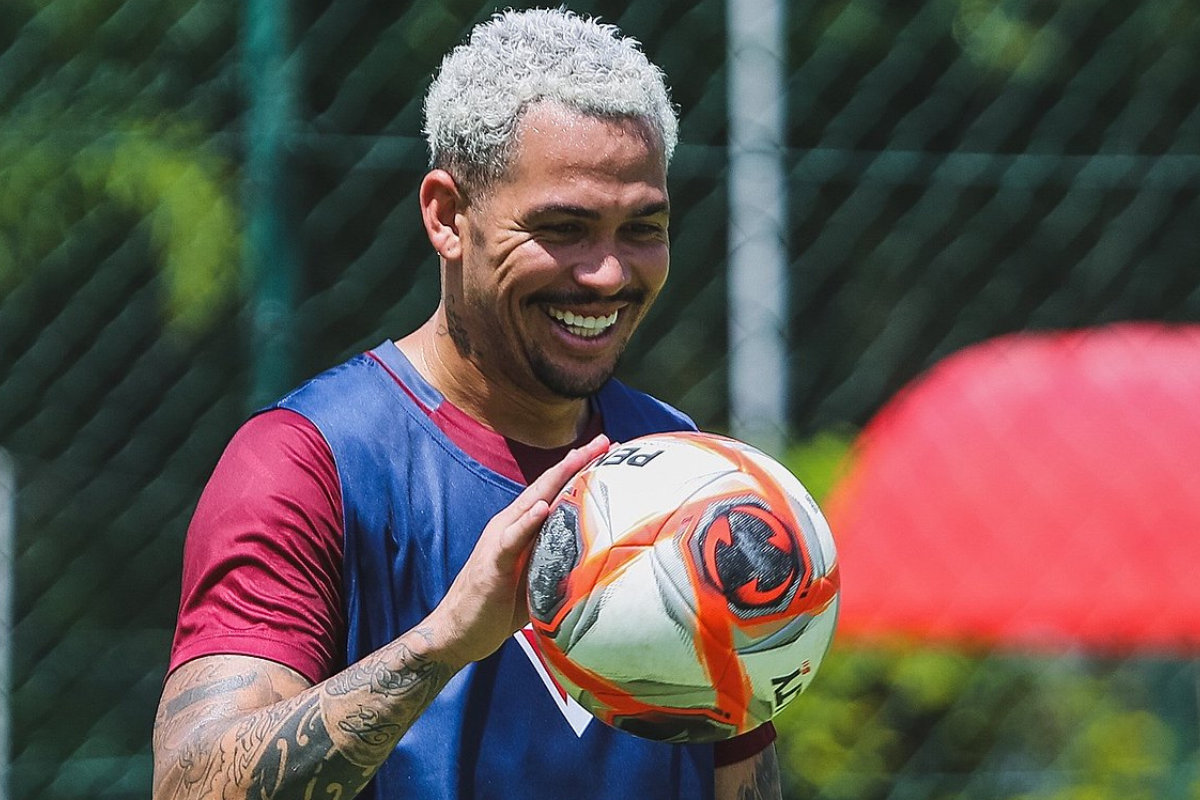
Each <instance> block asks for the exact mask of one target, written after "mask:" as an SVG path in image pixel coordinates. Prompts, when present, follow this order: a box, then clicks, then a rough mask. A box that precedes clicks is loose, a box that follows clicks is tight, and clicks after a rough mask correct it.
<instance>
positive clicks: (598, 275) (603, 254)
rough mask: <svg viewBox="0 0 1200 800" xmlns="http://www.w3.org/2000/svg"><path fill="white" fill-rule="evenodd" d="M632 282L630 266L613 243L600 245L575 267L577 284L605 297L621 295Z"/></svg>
mask: <svg viewBox="0 0 1200 800" xmlns="http://www.w3.org/2000/svg"><path fill="white" fill-rule="evenodd" d="M630 280H632V272H631V270H630V267H629V264H628V263H627V261H626V258H625V257H624V256H623V255H622V254H621V252H620V251H619V249H618V248H617V247H616V246H614V243H612V242H608V243H603V244H600V243H598V244H597V245H596V246H594V247H592V248H591V249H590V252H589V253H588V256H587V257H586V258H584V259H583V260H581V261H580V262H579V263H578V264H576V266H575V282H576V283H577V284H579V285H580V286H583V287H586V288H588V289H591V290H592V291H594V292H596V293H598V294H601V295H603V296H605V297H609V296H612V295H615V294H617V293H619V292H620V291H621V290H622V289H624V288H625V287H626V286H628V285H629V282H630Z"/></svg>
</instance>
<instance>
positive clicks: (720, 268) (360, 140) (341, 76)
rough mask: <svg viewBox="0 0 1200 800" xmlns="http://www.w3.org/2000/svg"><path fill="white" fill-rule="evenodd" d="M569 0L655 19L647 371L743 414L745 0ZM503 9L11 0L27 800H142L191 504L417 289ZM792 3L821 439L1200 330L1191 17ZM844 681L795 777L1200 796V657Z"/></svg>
mask: <svg viewBox="0 0 1200 800" xmlns="http://www.w3.org/2000/svg"><path fill="white" fill-rule="evenodd" d="M514 5H523V4H514ZM574 7H575V8H576V9H577V10H579V11H581V12H590V13H597V14H599V15H601V16H602V17H603V18H604V19H606V20H608V21H613V22H616V23H617V24H619V25H620V26H622V28H624V29H625V30H626V31H627V32H628V33H630V34H632V35H634V36H636V37H638V38H639V39H641V40H642V41H643V42H644V43H645V46H646V50H647V51H648V53H649V54H650V56H651V57H652V58H653V59H654V60H655V61H657V62H658V63H660V64H661V65H662V66H663V67H664V69H665V70H666V72H667V73H668V75H669V77H670V80H671V83H672V84H673V86H674V90H675V99H676V101H677V102H678V103H679V105H680V107H681V109H682V115H683V119H682V129H681V138H682V145H681V148H680V150H679V153H678V156H677V159H676V162H675V164H674V166H673V174H672V179H671V192H672V205H673V207H674V209H675V216H674V219H673V222H672V239H673V261H672V276H671V279H670V282H669V284H668V288H667V289H666V290H665V291H664V294H663V295H662V298H661V300H660V302H659V304H658V306H657V307H656V310H655V311H654V312H653V314H652V316H651V317H650V318H649V319H648V320H647V321H646V324H645V327H644V329H643V332H642V333H641V334H639V338H638V339H637V340H636V342H635V345H634V346H633V347H632V348H631V352H630V354H629V356H628V357H627V359H626V361H625V362H624V364H623V366H622V374H623V377H625V378H626V379H627V380H629V381H630V382H632V383H634V384H635V385H638V386H640V387H642V388H645V389H647V390H649V391H651V392H653V393H656V394H658V395H660V396H662V397H664V398H666V399H668V400H670V401H672V402H674V403H676V404H678V405H679V406H681V407H682V408H684V409H685V410H687V411H688V412H689V413H691V414H692V415H693V416H694V417H695V418H696V419H697V421H698V422H699V423H700V424H701V425H702V426H704V427H707V428H711V429H725V428H726V427H727V426H728V424H729V413H730V411H729V401H728V399H727V398H728V395H729V391H728V389H729V387H728V379H727V374H728V369H727V367H728V364H727V356H726V352H727V347H726V327H725V325H726V319H727V317H726V274H725V257H724V253H725V249H726V241H727V240H726V236H727V234H726V227H725V222H726V220H727V218H728V200H727V198H726V194H725V192H726V188H727V186H726V174H727V173H726V169H727V153H726V145H727V131H728V123H727V117H726V105H727V97H726V91H727V90H726V85H725V58H726V55H725V35H724V32H725V27H726V26H725V6H724V4H723V3H722V2H718V0H662V1H661V2H650V1H649V0H636V1H632V0H630V1H625V2H623V1H622V0H604V1H600V0H597V1H595V2H580V3H578V4H574ZM492 11H493V8H492V6H483V5H481V4H480V3H479V2H477V0H430V2H401V3H370V2H366V0H339V1H338V2H332V0H325V1H324V2H322V1H320V0H293V1H292V2H290V3H287V2H273V1H272V0H248V1H247V2H246V3H244V4H240V5H239V4H229V3H221V2H217V1H216V0H154V1H153V2H151V1H150V0H0V447H3V448H4V449H5V450H7V451H8V452H9V453H10V454H11V456H12V459H13V462H14V463H15V465H16V474H17V494H16V504H15V509H16V514H15V518H16V548H15V550H16V554H15V598H14V624H13V629H12V631H11V639H10V641H11V643H12V668H11V676H12V687H11V695H10V696H11V720H12V724H11V730H12V740H13V741H12V759H11V776H10V781H11V796H13V797H15V798H78V797H94V798H101V797H103V798H135V797H145V796H147V795H148V787H149V779H150V762H149V744H148V743H149V731H150V728H151V724H152V719H153V713H154V706H155V703H156V700H157V696H158V690H159V687H160V684H161V681H162V678H163V672H164V665H165V661H166V656H167V649H168V646H169V641H170V635H171V626H172V623H173V616H174V611H175V606H176V603H177V592H178V585H179V560H180V551H181V542H182V536H183V531H184V529H185V526H186V524H187V520H188V518H189V515H190V512H191V508H192V506H193V505H194V503H195V500H196V498H197V495H198V493H199V491H200V488H201V487H202V485H203V482H204V480H205V478H206V476H207V473H208V471H209V470H210V469H211V467H212V465H213V464H214V463H215V460H216V458H217V456H218V454H219V453H220V450H221V448H222V447H223V445H224V443H225V441H226V440H227V438H228V436H229V435H230V433H231V432H232V431H233V430H234V428H235V427H236V425H237V424H238V423H239V422H240V420H241V419H242V418H243V417H244V415H245V414H246V413H247V412H248V411H249V410H250V409H251V408H253V407H254V406H255V405H256V404H257V403H259V402H261V401H263V400H264V399H265V398H267V397H269V396H270V395H271V394H272V393H273V392H275V391H278V390H281V389H283V388H286V386H287V385H289V384H290V383H291V382H292V381H294V380H296V379H298V378H301V377H303V376H305V375H307V374H309V373H312V372H314V371H316V370H318V369H320V368H323V367H325V366H328V365H330V364H332V363H334V362H336V361H337V360H338V359H340V358H342V357H343V356H345V355H347V354H349V353H351V352H354V351H356V350H360V349H363V348H365V347H367V346H370V345H373V344H375V343H377V342H378V341H381V340H382V339H383V338H385V337H386V336H389V335H399V334H400V333H403V332H405V331H407V330H408V329H410V328H411V327H412V326H414V325H415V324H417V323H419V322H420V321H421V320H423V319H424V318H425V317H426V316H427V315H428V313H429V312H430V310H431V309H432V307H433V304H434V302H435V298H436V292H437V281H436V264H435V263H434V261H433V260H432V259H431V258H430V255H429V248H428V246H427V243H426V242H425V240H424V235H423V233H422V231H421V229H420V225H419V220H418V217H417V210H416V202H415V192H416V187H417V182H418V180H419V177H420V175H421V173H422V170H423V166H424V158H425V155H424V149H423V144H422V142H421V141H420V139H419V130H420V122H419V114H420V97H421V93H422V91H423V88H424V86H425V85H426V82H427V80H428V76H429V74H430V72H431V71H432V70H433V69H434V68H435V67H436V65H437V63H438V60H439V59H440V57H441V55H442V53H443V52H444V51H445V50H446V49H447V48H448V47H450V46H451V45H453V44H454V43H456V42H457V41H459V40H460V39H461V37H462V36H463V34H464V33H465V31H466V29H467V28H468V27H469V25H470V24H472V23H473V22H475V21H477V20H480V19H483V18H485V17H486V16H487V15H488V14H490V13H491V12H492ZM787 17H788V18H787V37H786V41H787V48H788V50H787V61H788V75H789V78H788V83H787V87H788V88H787V92H788V94H787V109H788V111H787V124H786V137H787V146H788V150H787V153H786V158H785V163H786V166H787V170H788V173H787V176H786V178H787V181H786V184H787V187H788V197H787V198H786V200H787V206H788V209H789V229H788V231H787V240H788V247H789V253H790V262H791V270H790V283H789V288H788V290H787V292H788V300H789V304H788V305H789V308H790V312H789V314H790V318H789V320H787V322H788V325H787V330H788V337H789V340H788V341H789V353H790V367H791V369H790V376H789V379H788V385H789V390H790V391H789V393H788V402H789V409H790V410H789V418H788V423H789V427H790V430H791V433H792V435H793V437H794V439H795V440H796V441H797V442H806V441H812V440H814V439H813V437H818V439H819V437H821V436H823V435H824V434H827V433H829V432H831V431H832V432H837V433H838V434H839V435H841V434H842V433H844V432H845V431H853V430H854V429H855V428H856V427H857V426H860V425H862V424H863V423H865V422H866V421H867V420H868V419H869V417H870V416H871V414H872V413H873V412H874V411H875V410H876V409H878V408H879V407H880V406H881V405H882V404H883V403H884V402H885V401H886V400H887V399H888V398H889V397H890V396H891V395H892V394H893V393H894V392H895V391H896V390H897V389H899V388H900V387H901V386H902V385H903V384H904V383H905V382H906V381H908V380H910V379H911V378H913V377H914V376H916V375H917V374H919V373H920V372H921V371H922V370H923V369H925V368H927V367H928V366H930V365H931V364H933V363H935V362H936V361H937V360H938V359H939V358H941V357H943V356H945V355H948V354H950V353H952V352H954V351H956V350H958V349H960V348H962V347H964V346H966V345H968V344H971V343H974V342H978V341H981V340H983V339H985V338H988V337H991V336H994V335H997V334H1000V333H1005V332H1009V331H1014V330H1024V329H1037V328H1051V327H1069V326H1079V325H1090V324H1096V323H1100V322H1108V321H1114V320H1122V319H1133V318H1138V319H1155V320H1164V321H1179V322H1186V321H1191V322H1196V321H1200V268H1198V267H1197V257H1196V254H1197V253H1198V252H1200V102H1198V99H1200V0H1150V1H1149V2H1142V3H1128V2H1122V0H1066V1H1065V2H1042V1H1040V0H927V1H926V2H911V1H910V0H905V1H904V2H882V0H880V1H879V2H871V1H869V0H841V1H838V2H833V1H832V0H830V1H825V0H798V1H797V2H792V3H790V4H788V5H787ZM771 289H772V287H763V291H771ZM804 452H805V453H808V454H810V455H811V453H812V450H811V448H810V449H809V450H806V451H804ZM813 463H814V462H805V464H807V465H808V466H807V467H806V468H811V469H819V468H818V467H815V466H812V464H813ZM822 463H824V462H822ZM815 479H816V477H815V473H814V480H815ZM826 670H827V673H828V674H824V675H823V676H822V677H821V678H818V680H817V681H816V683H815V685H814V689H813V690H812V692H811V696H806V697H805V698H802V702H801V703H798V705H799V706H800V707H799V708H798V709H797V710H796V711H794V712H789V714H790V715H791V716H790V717H789V720H788V722H787V724H786V725H784V726H781V727H783V728H784V734H785V735H784V738H783V739H782V740H781V752H782V753H784V756H785V760H784V770H785V783H786V785H787V789H788V792H789V795H788V796H790V797H795V798H800V797H827V798H833V797H838V798H840V797H856V798H909V797H912V798H933V797H939V798H941V797H946V798H949V797H995V798H1017V797H1021V798H1032V797H1038V798H1043V797H1044V798H1074V797H1079V798H1083V797H1088V798H1107V797H1117V796H1120V797H1141V796H1145V797H1195V796H1197V792H1198V791H1200V790H1198V789H1197V788H1196V784H1195V782H1194V781H1195V777H1196V770H1195V768H1194V764H1195V763H1196V759H1197V744H1196V738H1197V737H1196V732H1195V731H1196V726H1197V713H1196V682H1195V675H1194V668H1193V667H1192V665H1191V664H1190V663H1188V662H1177V661H1171V660H1169V659H1168V660H1161V659H1159V660H1149V659H1130V660H1120V661H1116V662H1113V661H1111V660H1093V659H1090V658H1088V657H1086V656H1081V655H1080V654H1073V655H1071V656H1069V657H1064V658H1062V659H1048V658H1044V657H1043V658H1020V657H1017V656H1014V655H1011V654H994V655H991V656H988V655H979V654H975V655H972V656H966V655H963V654H959V653H954V652H945V651H937V652H927V651H924V650H922V649H920V648H915V649H905V650H903V651H900V652H885V653H879V652H877V651H859V650H857V649H856V648H854V647H853V646H850V645H846V646H845V648H842V647H841V646H839V648H838V649H837V650H835V653H834V655H833V656H831V658H830V660H829V662H828V666H827V667H826ZM1065 697H1069V698H1070V702H1071V703H1074V705H1061V704H1060V705H1056V704H1055V703H1056V702H1057V701H1058V700H1062V699H1063V698H1065ZM1064 702H1065V701H1064ZM1080 709H1084V710H1082V711H1081V710H1080ZM1088 709H1090V710H1088ZM1103 709H1107V711H1105V712H1104V713H1101V710H1103ZM1106 726H1107V727H1106ZM1110 728H1111V729H1112V730H1109V729H1110ZM1098 729H1103V730H1098ZM1105 731H1108V733H1107V734H1106V733H1105ZM1114 731H1115V732H1114ZM871 737H876V738H874V739H873V738H871ZM1122 744H1123V745H1124V746H1125V747H1126V749H1127V750H1129V749H1130V748H1132V749H1131V750H1130V752H1133V753H1134V756H1136V758H1134V761H1137V764H1135V765H1134V767H1129V768H1126V766H1127V765H1128V759H1126V760H1124V761H1123V760H1122V756H1121V753H1120V752H1119V751H1120V750H1121V745H1122ZM1135 744H1136V745H1137V746H1136V747H1134V745H1135ZM1105 748H1110V749H1113V748H1115V750H1116V751H1118V752H1116V753H1115V754H1114V753H1109V752H1108V751H1107V750H1106V749H1105ZM1138 758H1140V759H1141V761H1138V760H1137V759H1138ZM1147 763H1149V764H1150V766H1149V767H1145V764H1147ZM1138 764H1141V765H1142V767H1145V769H1143V770H1142V771H1139V769H1141V767H1138V766H1137V765H1138ZM1123 765H1125V766H1123ZM1146 770H1149V771H1146ZM1146 787H1151V788H1149V789H1147V788H1146Z"/></svg>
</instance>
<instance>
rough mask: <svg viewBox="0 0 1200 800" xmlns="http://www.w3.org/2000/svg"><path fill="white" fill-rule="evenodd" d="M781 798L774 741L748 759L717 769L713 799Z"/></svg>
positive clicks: (751, 799)
mask: <svg viewBox="0 0 1200 800" xmlns="http://www.w3.org/2000/svg"><path fill="white" fill-rule="evenodd" d="M782 796H783V795H782V789H781V787H780V783H779V760H778V759H777V758H776V756H775V744H774V743H773V742H772V743H771V744H769V745H767V746H766V747H765V748H764V749H763V750H761V751H760V752H758V753H757V754H756V755H753V756H751V757H750V758H747V759H744V760H742V761H737V762H735V763H733V764H726V765H724V766H720V767H717V769H716V793H715V797H716V800H780V798H781V797H782Z"/></svg>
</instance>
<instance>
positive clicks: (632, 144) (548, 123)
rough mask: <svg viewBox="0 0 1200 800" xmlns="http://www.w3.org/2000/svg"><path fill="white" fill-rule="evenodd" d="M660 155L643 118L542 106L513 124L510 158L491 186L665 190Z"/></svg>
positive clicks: (655, 137) (663, 159) (660, 149)
mask: <svg viewBox="0 0 1200 800" xmlns="http://www.w3.org/2000/svg"><path fill="white" fill-rule="evenodd" d="M666 173H667V169H666V157H665V155H664V152H663V147H662V143H661V141H660V140H659V137H658V135H657V134H656V133H655V131H654V130H653V129H652V128H651V126H650V125H649V124H647V123H646V122H645V121H643V120H639V119H634V118H629V117H616V118H612V117H596V116H591V115H587V114H582V113H579V112H576V111H572V110H569V109H565V108H563V107H561V106H557V105H552V104H545V105H538V106H534V107H533V108H531V109H529V110H528V111H527V112H526V113H525V114H524V115H522V117H521V119H520V120H519V122H518V123H517V130H516V147H515V148H514V151H513V157H512V160H511V161H510V163H509V167H508V169H507V171H506V173H505V176H504V177H503V178H501V179H500V182H499V186H498V187H497V188H499V189H501V190H503V187H505V186H507V187H508V188H510V189H511V188H518V189H532V188H534V187H536V186H543V187H545V186H549V185H561V184H564V183H566V184H586V183H592V184H606V185H617V184H631V185H643V186H646V187H656V188H659V189H661V190H662V191H664V192H665V190H666Z"/></svg>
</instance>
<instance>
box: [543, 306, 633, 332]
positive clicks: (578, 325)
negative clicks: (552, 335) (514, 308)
mask: <svg viewBox="0 0 1200 800" xmlns="http://www.w3.org/2000/svg"><path fill="white" fill-rule="evenodd" d="M546 313H547V314H549V315H550V316H551V318H553V319H556V320H558V321H559V322H561V323H562V324H563V326H564V327H566V329H567V330H568V331H570V332H571V333H572V334H574V335H575V336H582V337H584V338H586V339H591V338H594V337H596V336H599V335H600V334H602V333H604V332H605V331H606V330H608V329H609V328H611V327H612V326H613V325H615V324H616V322H617V314H618V313H620V312H618V311H614V312H612V313H611V314H609V315H608V316H606V317H585V316H582V315H581V314H574V313H572V312H570V311H563V310H561V309H557V308H554V307H553V306H547V308H546Z"/></svg>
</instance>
